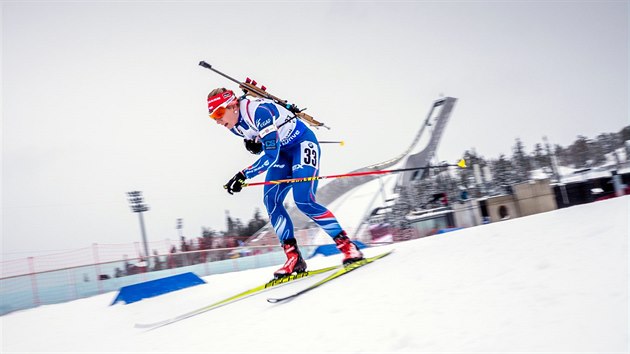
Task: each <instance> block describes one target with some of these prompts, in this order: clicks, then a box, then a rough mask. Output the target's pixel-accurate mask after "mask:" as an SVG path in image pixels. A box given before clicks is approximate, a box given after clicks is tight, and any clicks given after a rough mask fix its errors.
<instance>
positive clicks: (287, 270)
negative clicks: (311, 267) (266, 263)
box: [273, 238, 306, 279]
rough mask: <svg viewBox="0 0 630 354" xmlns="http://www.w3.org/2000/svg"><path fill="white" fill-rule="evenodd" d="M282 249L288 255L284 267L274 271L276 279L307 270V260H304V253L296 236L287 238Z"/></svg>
mask: <svg viewBox="0 0 630 354" xmlns="http://www.w3.org/2000/svg"><path fill="white" fill-rule="evenodd" d="M282 249H283V250H284V253H285V254H286V255H287V261H286V262H285V263H284V265H283V266H282V268H280V269H278V270H276V271H275V273H273V275H274V277H276V279H277V278H282V277H286V276H289V275H291V274H293V273H303V272H305V271H306V262H305V261H304V258H302V254H301V253H300V250H299V249H298V246H297V242H296V241H295V239H294V238H292V239H288V240H286V241H285V242H284V243H283V244H282Z"/></svg>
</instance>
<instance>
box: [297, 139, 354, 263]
mask: <svg viewBox="0 0 630 354" xmlns="http://www.w3.org/2000/svg"><path fill="white" fill-rule="evenodd" d="M299 147H300V150H299V151H297V150H293V152H294V154H293V178H307V177H316V176H318V175H319V156H320V149H319V144H318V143H317V140H315V139H313V141H309V140H305V141H303V142H302V143H301V144H300V146H299ZM316 191H317V181H316V180H314V181H310V182H300V183H294V186H293V198H294V200H295V204H296V205H297V207H298V208H299V209H300V211H302V212H303V213H304V214H305V215H306V216H308V217H309V218H311V220H313V221H314V222H315V223H316V224H317V225H319V226H320V227H321V228H322V229H324V231H325V232H326V233H327V234H328V235H329V236H330V237H332V238H333V240H334V241H335V244H336V245H337V248H338V249H339V250H340V251H341V252H342V253H343V254H344V259H343V262H344V264H346V263H351V262H354V261H357V260H359V259H362V258H363V254H362V253H361V251H359V248H358V247H357V246H356V244H354V243H353V242H352V241H350V239H349V238H348V235H347V234H346V232H345V231H344V230H343V229H342V227H341V225H339V222H338V221H337V218H336V217H335V215H333V213H332V212H331V211H330V210H328V209H327V208H326V207H324V206H323V205H321V204H318V203H317V202H316V201H315V192H316Z"/></svg>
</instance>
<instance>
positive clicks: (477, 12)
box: [1, 1, 630, 258]
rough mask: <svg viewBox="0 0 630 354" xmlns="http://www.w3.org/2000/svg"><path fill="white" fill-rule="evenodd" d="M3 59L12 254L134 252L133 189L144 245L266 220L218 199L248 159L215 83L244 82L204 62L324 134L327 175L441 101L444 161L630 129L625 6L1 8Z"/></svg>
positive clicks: (404, 141)
mask: <svg viewBox="0 0 630 354" xmlns="http://www.w3.org/2000/svg"><path fill="white" fill-rule="evenodd" d="M1 59H2V253H3V255H4V256H5V257H8V258H15V257H17V256H28V255H32V254H33V253H34V252H36V251H44V250H59V249H68V248H80V247H85V246H89V245H91V244H92V243H93V242H97V243H128V242H137V241H140V232H139V226H138V221H137V217H136V215H134V214H132V213H131V211H130V208H129V206H128V203H127V199H126V192H127V191H130V190H142V191H143V192H144V195H145V198H146V201H147V203H148V204H149V205H150V207H151V211H150V212H148V213H146V223H147V232H148V237H149V239H150V240H151V241H160V240H164V239H166V238H171V239H176V238H177V233H176V230H175V220H176V219H177V218H183V219H184V228H185V229H184V230H185V234H186V235H187V236H188V237H196V236H199V234H200V232H201V227H202V226H209V227H213V228H214V229H218V230H221V229H224V218H225V215H224V210H230V211H231V212H232V215H234V216H236V217H239V218H241V219H242V220H247V219H249V218H250V217H251V215H252V213H253V211H254V208H256V207H259V208H261V209H263V208H262V202H261V199H262V196H261V194H262V189H260V188H258V187H253V188H250V189H246V190H245V191H243V192H242V193H240V194H238V195H235V196H230V195H228V194H227V193H226V192H225V191H224V190H223V188H222V185H223V184H224V183H225V182H226V181H227V180H228V179H229V178H230V177H231V176H232V175H233V174H234V173H236V172H237V171H238V170H240V169H242V168H244V167H246V166H248V165H249V164H250V163H251V162H253V161H254V158H255V157H254V156H253V155H250V154H249V153H248V152H247V151H245V149H244V148H243V144H242V141H241V140H240V139H238V138H236V137H235V136H233V135H232V134H230V133H228V132H227V131H225V130H224V129H223V128H221V127H219V126H216V124H214V123H213V122H210V121H209V119H208V117H207V111H206V103H205V97H206V95H207V93H208V91H209V90H210V89H212V88H214V87H220V86H225V87H228V88H231V89H236V87H235V85H233V84H231V82H228V81H227V80H225V79H224V78H222V77H220V76H218V75H216V74H214V73H212V72H210V71H208V70H206V69H203V68H201V67H199V66H198V65H197V63H198V62H199V61H200V60H206V61H207V62H209V63H210V64H212V65H213V66H215V67H216V68H217V69H219V70H222V71H224V72H225V73H227V74H229V75H232V76H234V77H236V78H239V79H244V78H245V77H246V76H250V77H253V78H254V79H256V80H257V81H258V82H260V83H263V84H265V85H266V86H267V87H268V89H269V91H271V92H272V93H274V94H276V95H278V96H281V97H284V98H287V99H290V100H292V101H293V102H295V103H296V104H298V105H299V106H301V107H308V108H309V110H308V112H309V113H310V114H312V115H313V116H314V117H316V118H317V119H319V120H321V121H323V122H325V123H326V124H327V125H329V126H331V127H332V128H333V129H332V130H331V131H323V130H321V131H319V133H318V136H319V137H320V139H321V140H344V141H345V142H346V146H345V147H339V146H332V145H325V146H324V148H323V154H324V155H323V162H322V168H321V173H322V174H333V173H343V172H347V171H350V170H353V169H356V168H360V167H363V166H365V165H368V164H372V163H375V162H380V161H383V160H386V159H389V158H391V157H393V156H395V155H398V154H399V153H401V152H402V151H404V150H405V148H407V146H408V144H409V143H410V142H411V140H412V138H413V136H414V135H415V133H416V131H417V130H418V128H419V126H420V123H421V121H422V120H423V119H424V117H425V116H426V114H427V112H428V109H429V107H430V105H431V103H432V102H433V100H435V99H436V98H437V97H438V96H439V95H440V94H444V95H448V96H453V97H457V98H458V99H459V101H458V104H457V105H456V106H455V110H454V112H453V115H452V116H451V120H450V122H449V124H448V126H447V128H446V130H445V133H444V136H443V139H442V143H441V146H440V148H439V150H438V157H439V158H440V159H442V160H449V161H456V160H457V159H458V158H459V157H461V154H462V153H463V152H464V151H465V150H467V149H470V148H472V147H474V148H475V149H476V150H477V152H479V153H480V154H482V155H484V156H487V157H496V156H498V155H499V154H500V153H505V154H509V153H510V149H511V147H512V145H513V144H514V140H515V138H517V137H520V138H521V139H522V140H523V142H524V143H525V144H526V145H527V146H528V148H529V149H530V150H531V148H532V147H533V145H534V144H535V143H536V142H541V141H542V136H543V135H547V136H548V137H549V139H550V140H551V142H552V143H558V144H561V145H564V146H566V145H568V144H570V143H571V142H572V141H573V140H574V139H575V138H576V136H577V135H579V134H581V135H585V136H588V137H595V136H596V135H597V134H599V133H602V132H614V131H618V130H619V129H621V128H622V127H623V126H625V125H627V124H630V122H629V121H628V100H629V95H628V2H627V1H607V2H606V1H593V2H588V1H580V2H569V1H557V2H541V1H514V2H507V1H505V2H498V1H492V2H479V1H470V2H465V1H461V2H454V1H449V2H444V3H441V2H423V1H417V2H341V3H332V2H323V1H322V2H282V1H280V2H277V1H276V2H256V1H251V2H249V1H248V2H203V1H198V2H150V1H138V2H43V1H40V2H28V1H13V2H12V1H6V2H3V3H2V57H1ZM333 212H334V210H333Z"/></svg>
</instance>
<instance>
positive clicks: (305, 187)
mask: <svg viewBox="0 0 630 354" xmlns="http://www.w3.org/2000/svg"><path fill="white" fill-rule="evenodd" d="M231 131H232V133H234V134H236V135H238V136H240V137H243V138H245V139H251V140H256V141H260V142H261V143H262V146H263V151H264V154H263V155H262V156H261V157H260V158H259V159H258V160H257V161H256V162H254V163H253V164H252V165H251V166H249V167H247V168H245V169H244V170H243V171H242V172H243V174H244V175H245V177H246V178H247V179H250V178H253V177H255V176H257V175H259V174H261V173H263V172H265V171H266V172H267V176H266V178H265V180H266V181H272V180H278V179H286V178H303V177H314V176H318V175H319V162H320V153H321V150H320V147H319V142H318V141H317V137H316V136H315V134H314V133H313V131H312V130H311V129H309V127H307V126H306V124H304V122H302V121H301V120H299V119H297V118H294V115H293V113H291V112H290V111H288V110H287V109H285V108H284V107H282V106H280V105H277V104H275V103H274V102H273V101H271V100H268V99H264V98H260V99H248V98H242V99H241V100H240V104H239V117H238V123H237V124H236V125H235V126H234V128H232V129H231ZM291 188H293V199H294V200H295V204H296V206H297V207H298V208H299V209H300V211H302V212H303V213H304V214H305V215H306V216H308V217H309V218H311V219H312V220H313V221H314V222H315V223H316V224H317V225H319V226H320V227H321V228H322V229H324V231H326V233H327V234H328V235H330V237H335V236H337V235H339V234H340V233H341V231H342V228H341V226H340V225H339V222H337V218H335V216H334V215H333V214H332V213H331V212H330V211H329V210H328V209H327V208H326V207H324V206H322V205H320V204H317V202H316V201H315V191H316V190H317V180H314V181H310V182H300V183H280V184H270V185H265V187H264V204H265V208H266V209H267V213H268V214H269V219H270V220H271V224H272V225H273V228H274V230H275V232H276V235H278V238H279V239H280V242H281V243H285V241H286V240H289V239H293V238H295V236H294V232H293V222H292V221H291V218H290V217H289V214H288V213H287V211H286V209H285V208H284V206H283V204H282V203H283V201H284V198H285V197H286V195H287V193H288V192H289V190H290V189H291Z"/></svg>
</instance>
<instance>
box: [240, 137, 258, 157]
mask: <svg viewBox="0 0 630 354" xmlns="http://www.w3.org/2000/svg"><path fill="white" fill-rule="evenodd" d="M243 142H244V143H245V149H247V151H249V152H251V153H252V154H254V155H258V154H260V153H261V152H262V151H263V146H262V143H261V142H260V141H256V140H254V139H252V140H250V139H245V140H243Z"/></svg>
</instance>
